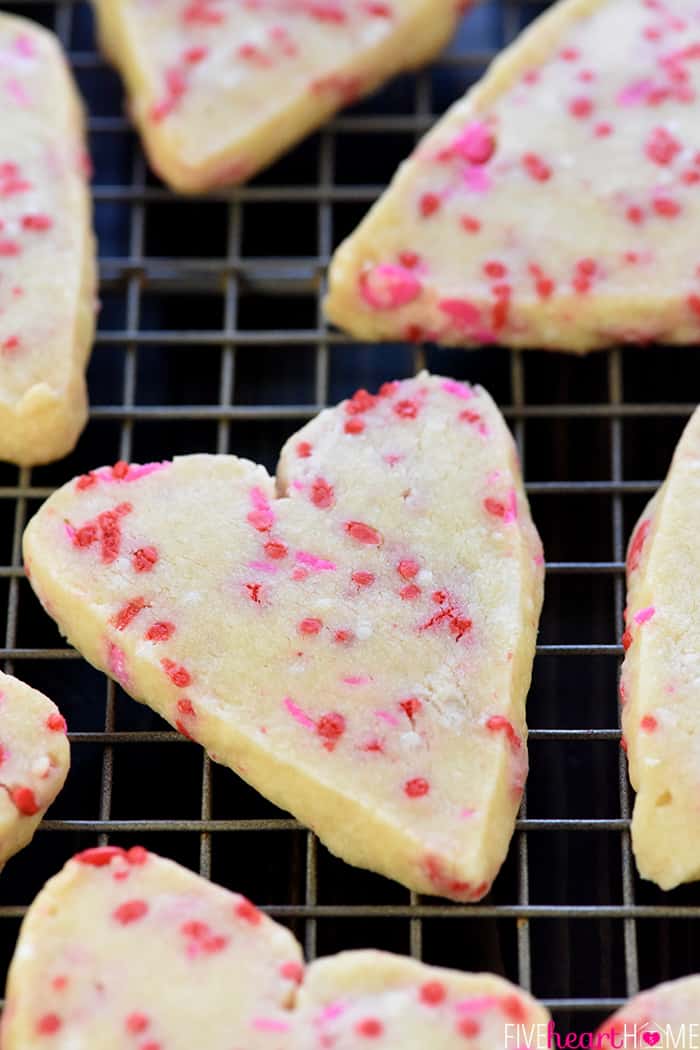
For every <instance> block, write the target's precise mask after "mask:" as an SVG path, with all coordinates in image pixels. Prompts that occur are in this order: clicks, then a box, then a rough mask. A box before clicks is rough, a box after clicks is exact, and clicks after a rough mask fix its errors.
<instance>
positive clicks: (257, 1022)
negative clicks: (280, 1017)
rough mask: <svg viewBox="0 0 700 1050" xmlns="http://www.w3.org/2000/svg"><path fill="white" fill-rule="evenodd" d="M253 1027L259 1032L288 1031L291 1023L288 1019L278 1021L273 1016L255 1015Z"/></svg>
mask: <svg viewBox="0 0 700 1050" xmlns="http://www.w3.org/2000/svg"><path fill="white" fill-rule="evenodd" d="M253 1028H256V1029H257V1030H258V1031H259V1032H288V1031H289V1024H288V1022H287V1021H277V1020H275V1018H273V1017H254V1018H253Z"/></svg>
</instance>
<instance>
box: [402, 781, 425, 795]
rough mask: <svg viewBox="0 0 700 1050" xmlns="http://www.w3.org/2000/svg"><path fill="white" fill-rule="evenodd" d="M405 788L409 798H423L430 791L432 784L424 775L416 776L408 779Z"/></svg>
mask: <svg viewBox="0 0 700 1050" xmlns="http://www.w3.org/2000/svg"><path fill="white" fill-rule="evenodd" d="M403 789H404V792H405V793H406V794H407V795H408V797H409V798H423V796H424V795H427V794H428V792H429V791H430V784H429V783H428V781H427V780H425V779H424V778H423V777H414V778H413V780H407V781H406V783H405V784H404V787H403Z"/></svg>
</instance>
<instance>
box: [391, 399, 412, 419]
mask: <svg viewBox="0 0 700 1050" xmlns="http://www.w3.org/2000/svg"><path fill="white" fill-rule="evenodd" d="M394 413H395V414H396V415H397V416H399V417H400V418H401V419H415V418H416V416H417V415H418V405H417V404H416V403H415V401H408V400H406V401H397V402H396V404H395V405H394Z"/></svg>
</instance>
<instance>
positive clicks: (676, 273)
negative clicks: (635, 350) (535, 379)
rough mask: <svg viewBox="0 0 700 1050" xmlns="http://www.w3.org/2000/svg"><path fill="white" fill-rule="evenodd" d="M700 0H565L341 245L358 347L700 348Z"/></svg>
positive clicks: (348, 319) (330, 306) (334, 271)
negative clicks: (405, 342)
mask: <svg viewBox="0 0 700 1050" xmlns="http://www.w3.org/2000/svg"><path fill="white" fill-rule="evenodd" d="M696 16H697V8H696V5H695V3H694V0H669V2H667V3H666V2H664V3H661V2H656V0H653V2H652V0H566V2H564V3H558V4H555V5H554V6H553V7H552V8H550V10H549V11H548V12H547V13H546V14H544V15H543V16H542V17H541V18H539V19H538V20H537V21H536V22H535V23H534V24H533V25H532V26H531V27H530V28H529V29H528V30H527V31H526V32H525V33H523V35H522V36H521V37H520V38H519V40H518V41H517V42H516V43H515V44H514V45H513V46H512V47H510V48H509V49H508V50H507V51H506V52H505V53H504V54H503V55H502V56H501V57H500V58H498V59H497V60H496V62H495V63H494V64H493V66H492V67H491V69H490V70H489V72H488V73H487V75H486V76H485V78H484V79H483V80H482V81H481V82H480V83H479V84H477V85H476V86H475V87H474V88H472V89H471V90H470V91H469V92H468V93H467V95H466V96H465V97H464V99H462V100H461V101H460V102H458V103H457V104H456V105H455V106H453V107H452V109H450V110H449V112H448V113H447V115H446V116H445V117H444V118H443V119H442V120H441V121H440V122H439V123H438V124H437V126H436V127H435V128H434V129H433V131H431V133H430V134H429V135H428V136H427V137H426V138H425V139H424V140H423V141H422V142H421V143H420V145H419V146H418V147H417V149H416V151H415V152H414V154H413V156H412V157H411V159H410V160H409V161H408V162H407V163H406V164H404V165H403V166H402V167H401V168H400V170H399V172H398V174H397V175H396V177H395V179H394V181H393V183H392V184H391V186H390V188H389V189H388V190H387V192H386V193H385V194H384V196H383V197H382V198H381V199H380V201H379V202H378V203H377V204H376V205H375V206H374V208H373V209H372V210H371V212H370V213H369V215H368V216H367V217H366V218H365V219H364V221H363V222H362V223H361V224H360V226H359V228H358V229H357V230H356V231H355V232H354V233H353V234H352V236H351V237H350V238H349V239H348V240H347V241H346V242H345V243H344V244H343V245H341V247H340V248H339V249H338V251H337V253H336V255H335V258H334V260H333V264H332V267H331V272H330V294H329V297H328V299H327V301H326V311H327V314H328V316H329V318H330V319H331V320H332V321H334V322H335V323H336V324H338V325H340V326H341V327H342V328H345V329H347V330H348V331H349V332H352V333H353V334H354V335H356V336H358V337H360V338H362V339H371V340H375V339H409V340H421V339H427V340H432V341H434V342H438V343H446V344H450V345H455V346H472V345H479V344H486V343H502V344H506V345H510V346H516V347H536V348H544V349H554V350H570V351H573V352H576V353H584V352H586V351H589V350H595V349H599V348H601V347H605V346H609V345H611V344H617V343H620V342H632V343H634V342H649V341H651V340H657V341H661V342H666V343H685V342H690V343H694V342H697V341H698V339H700V273H699V271H698V261H697V251H696V245H695V238H694V231H695V229H696V226H697V223H698V222H700V126H699V125H698V121H697V101H696V95H697V92H698V90H699V89H700V64H699V63H698V61H697V51H698V38H697V17H696Z"/></svg>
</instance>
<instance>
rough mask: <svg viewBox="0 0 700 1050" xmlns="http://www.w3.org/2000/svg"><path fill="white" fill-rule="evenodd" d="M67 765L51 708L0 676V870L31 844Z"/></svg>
mask: <svg viewBox="0 0 700 1050" xmlns="http://www.w3.org/2000/svg"><path fill="white" fill-rule="evenodd" d="M69 765H70V748H69V745H68V738H67V736H66V721H65V719H64V717H63V715H62V714H61V713H60V711H59V710H58V708H57V707H56V705H55V704H54V703H52V702H51V700H49V699H48V698H47V697H45V696H44V695H43V694H42V693H39V692H37V690H36V689H32V688H30V686H28V685H25V683H24V682H20V681H19V680H18V679H17V678H13V677H12V676H11V675H7V674H3V673H2V672H1V671H0V789H1V790H0V868H2V867H3V866H4V864H5V863H6V861H7V860H9V858H10V857H12V856H14V854H15V853H19V851H20V850H21V849H23V848H24V847H25V846H26V845H27V843H29V842H30V841H31V839H32V838H33V836H34V832H35V831H36V829H37V828H38V826H39V824H40V822H41V820H42V818H43V816H44V814H45V813H46V810H47V809H48V808H49V806H50V805H51V803H52V802H53V801H54V799H55V798H56V796H57V795H58V793H59V791H60V790H61V788H62V787H63V784H64V783H65V779H66V776H67V775H68V767H69Z"/></svg>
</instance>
